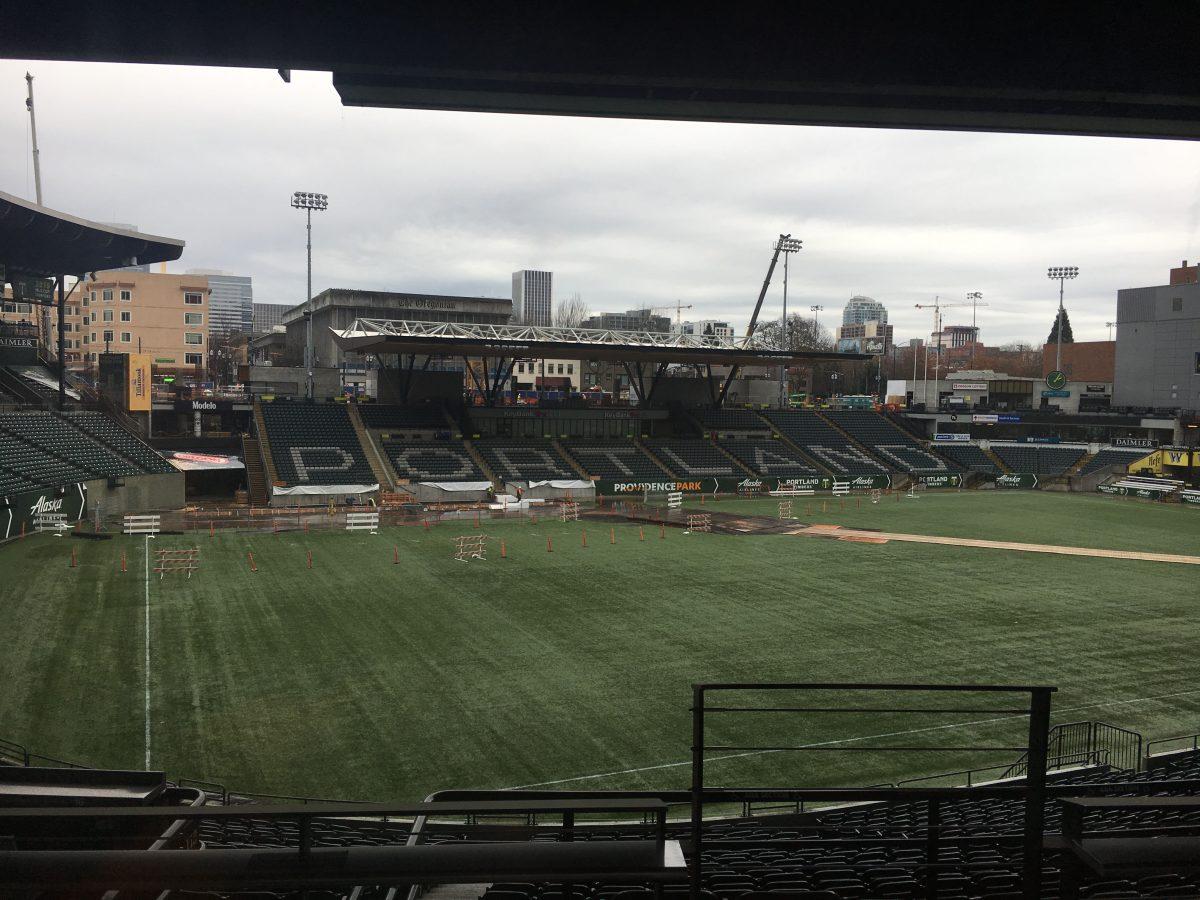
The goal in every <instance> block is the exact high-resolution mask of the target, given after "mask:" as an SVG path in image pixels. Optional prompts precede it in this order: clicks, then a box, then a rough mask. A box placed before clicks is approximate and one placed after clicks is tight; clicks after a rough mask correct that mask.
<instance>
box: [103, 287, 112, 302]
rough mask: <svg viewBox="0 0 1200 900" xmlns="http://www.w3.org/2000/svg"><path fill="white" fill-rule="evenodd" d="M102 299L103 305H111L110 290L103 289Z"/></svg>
mask: <svg viewBox="0 0 1200 900" xmlns="http://www.w3.org/2000/svg"><path fill="white" fill-rule="evenodd" d="M103 297H104V302H105V303H112V288H105V289H104V293H103Z"/></svg>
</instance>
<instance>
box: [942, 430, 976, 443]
mask: <svg viewBox="0 0 1200 900" xmlns="http://www.w3.org/2000/svg"><path fill="white" fill-rule="evenodd" d="M933 439H934V440H935V441H942V442H943V443H944V442H946V441H950V442H952V443H959V444H965V443H967V442H969V441H970V440H971V435H969V434H966V433H965V432H963V433H959V432H948V433H938V434H935V435H934V436H933Z"/></svg>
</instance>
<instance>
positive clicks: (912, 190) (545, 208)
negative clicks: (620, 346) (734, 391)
mask: <svg viewBox="0 0 1200 900" xmlns="http://www.w3.org/2000/svg"><path fill="white" fill-rule="evenodd" d="M26 69H29V70H31V71H32V72H33V74H34V75H35V76H36V78H35V82H34V88H35V92H36V100H37V117H38V138H39V144H40V147H41V156H42V184H43V192H44V195H45V203H46V205H47V206H50V207H52V208H55V209H60V210H63V211H66V212H70V213H74V214H77V215H82V216H85V217H88V218H93V219H98V220H102V221H116V222H129V223H134V224H136V225H137V226H138V227H140V228H141V229H142V230H144V231H149V232H152V233H155V234H161V235H168V236H171V237H179V238H183V239H184V240H186V241H187V247H186V249H185V251H184V256H183V259H182V260H180V261H179V262H178V263H176V264H174V266H173V268H172V271H182V270H183V269H185V268H194V267H203V268H218V269H225V270H228V271H230V272H234V273H237V274H245V275H252V276H253V277H254V292H255V297H256V299H258V300H261V301H266V302H281V303H296V302H300V301H301V300H302V299H303V296H304V287H305V285H304V228H303V217H302V215H301V213H299V212H298V211H296V210H293V209H291V207H290V206H289V205H288V203H289V198H290V196H291V193H292V191H295V190H311V191H320V192H324V193H327V194H328V195H329V198H330V200H329V204H330V205H329V210H328V212H324V213H318V214H316V215H315V216H314V228H313V230H314V238H313V240H314V261H313V289H314V292H315V291H320V290H323V289H324V288H326V287H362V288H376V289H382V290H405V291H416V292H424V293H442V292H444V293H463V294H476V295H484V296H497V297H505V296H508V295H509V293H510V274H511V272H512V271H513V270H515V269H520V268H545V269H550V270H552V271H553V272H554V273H555V292H556V294H557V295H558V296H560V297H561V296H565V295H566V294H569V293H573V292H575V291H578V292H579V293H581V294H582V295H583V297H584V299H585V300H586V302H587V303H588V305H589V306H590V307H591V309H592V310H593V311H601V310H623V309H626V308H631V307H634V306H640V305H644V304H652V305H665V304H671V303H674V302H675V301H676V299H679V300H681V301H682V302H683V303H685V304H686V303H691V304H693V305H694V308H693V309H691V310H688V311H685V317H691V318H701V317H703V318H729V319H732V320H733V321H734V322H735V324H736V326H737V328H738V331H739V333H742V331H743V329H744V327H745V323H746V320H747V318H748V317H749V313H750V310H751V308H752V307H753V303H754V299H755V296H756V295H757V292H758V289H759V286H760V285H761V283H762V278H763V275H764V274H765V270H766V266H767V263H768V261H769V258H770V251H771V245H772V242H773V240H774V238H775V236H776V235H777V234H779V233H780V232H792V233H793V234H794V235H796V236H798V237H801V238H802V239H803V240H804V246H805V249H804V251H803V252H802V253H801V254H800V255H798V256H797V257H795V258H794V265H793V266H792V270H791V280H790V288H789V303H790V304H792V305H793V307H794V308H801V309H803V310H804V311H805V312H806V313H807V309H808V307H809V306H811V305H813V304H822V305H823V306H824V307H825V311H824V312H822V313H821V316H822V322H823V323H824V324H826V325H833V324H835V323H836V322H837V321H840V310H841V307H842V305H843V304H844V303H845V301H846V299H847V298H848V297H849V296H850V295H851V294H853V293H863V294H867V295H869V296H872V297H875V298H877V299H878V300H881V301H882V302H883V303H885V304H886V305H887V307H888V309H889V311H890V314H891V321H892V323H893V324H894V325H895V326H896V337H897V340H906V339H908V338H910V337H916V336H920V335H927V334H928V332H929V330H930V324H931V316H930V314H929V313H927V312H923V311H919V310H916V309H915V308H914V304H916V303H919V302H920V303H924V302H930V301H931V300H932V298H933V297H934V295H941V296H942V297H943V298H944V299H950V300H962V299H963V298H964V295H965V294H966V293H967V292H968V291H982V292H983V294H984V299H985V301H986V302H987V303H989V304H990V306H989V308H988V309H986V310H983V309H981V310H980V313H979V321H980V325H981V328H982V334H981V338H982V340H983V341H984V342H985V343H987V344H998V343H1003V342H1007V341H1010V340H1026V341H1031V342H1034V343H1040V342H1041V341H1042V340H1044V339H1045V337H1046V334H1047V333H1048V332H1049V330H1050V326H1051V324H1052V321H1053V317H1054V306H1055V305H1056V303H1057V290H1056V284H1053V283H1051V282H1049V281H1048V280H1047V279H1046V275H1045V269H1046V267H1047V266H1051V265H1076V266H1079V268H1080V276H1079V279H1078V280H1077V281H1075V282H1073V283H1070V284H1069V285H1068V288H1067V307H1068V312H1069V313H1070V315H1071V322H1072V325H1073V326H1074V331H1075V337H1076V339H1077V340H1103V339H1104V338H1105V337H1106V335H1107V329H1106V328H1105V325H1104V323H1105V322H1106V321H1108V320H1110V319H1112V318H1113V315H1114V310H1115V305H1116V291H1117V289H1118V288H1121V287H1130V286H1137V285H1146V284H1162V283H1165V282H1166V279H1167V269H1168V268H1169V267H1170V266H1172V265H1178V264H1179V261H1180V260H1181V259H1183V258H1187V259H1189V260H1193V259H1194V258H1195V257H1196V255H1197V254H1198V253H1200V244H1198V243H1197V234H1198V229H1200V147H1197V145H1196V144H1191V143H1185V142H1169V141H1157V142H1156V141H1135V140H1116V139H1100V138H1065V137H1044V136H1032V135H1016V136H1014V135H976V134H954V133H935V132H900V131H883V130H862V129H830V128H799V127H793V126H765V125H764V126H759V125H714V124H693V123H678V122H637V121H624V120H606V119H567V118H548V117H537V116H510V115H481V114H471V113H445V112H416V111H406V110H376V109H354V108H344V107H342V105H341V103H340V102H339V100H338V98H337V94H336V93H335V92H334V90H333V87H332V85H331V83H330V76H329V74H328V73H295V75H294V78H293V82H292V84H290V85H289V84H284V83H283V82H282V81H281V80H280V79H279V77H278V76H277V75H276V74H275V73H274V72H269V71H257V70H253V71H252V70H228V69H189V68H168V67H148V66H116V65H94V64H92V65H85V64H64V63H47V62H32V63H28V64H26V63H20V62H12V61H0V124H2V125H3V127H0V190H4V191H7V192H9V193H14V194H18V195H21V196H24V197H29V198H32V196H33V175H32V170H31V166H30V163H29V130H28V120H27V116H26V114H25V105H24V98H25V81H24V74H25V71H26ZM781 298H782V291H781V279H778V278H777V279H776V281H775V283H774V284H773V286H772V290H771V293H770V294H769V295H768V300H767V305H766V307H765V308H764V315H767V316H771V315H775V316H777V315H779V311H780V302H781ZM969 315H970V312H969V310H968V311H967V313H966V317H965V318H964V317H963V316H961V315H957V316H952V315H949V314H948V321H951V322H952V321H954V320H955V319H960V320H965V321H969Z"/></svg>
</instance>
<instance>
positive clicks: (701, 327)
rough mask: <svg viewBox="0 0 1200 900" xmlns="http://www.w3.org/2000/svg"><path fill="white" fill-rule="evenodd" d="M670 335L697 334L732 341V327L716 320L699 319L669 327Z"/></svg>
mask: <svg viewBox="0 0 1200 900" xmlns="http://www.w3.org/2000/svg"><path fill="white" fill-rule="evenodd" d="M671 333H672V334H699V335H705V334H708V335H712V336H713V337H719V338H725V339H727V340H733V326H732V325H730V324H729V323H728V322H723V321H720V320H718V319H701V320H700V321H698V322H680V323H678V324H675V325H672V326H671Z"/></svg>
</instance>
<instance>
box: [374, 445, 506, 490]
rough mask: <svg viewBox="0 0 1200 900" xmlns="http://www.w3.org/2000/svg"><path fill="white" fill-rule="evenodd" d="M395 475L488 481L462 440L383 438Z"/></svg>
mask: <svg viewBox="0 0 1200 900" xmlns="http://www.w3.org/2000/svg"><path fill="white" fill-rule="evenodd" d="M383 451H384V453H386V454H387V457H388V459H389V460H390V461H391V463H392V468H393V469H395V470H396V475H397V477H399V478H403V479H407V480H409V481H489V480H490V479H489V478H488V476H487V475H486V474H485V473H484V471H483V470H482V469H480V468H479V465H478V463H476V462H475V460H474V459H472V457H471V454H470V453H469V452H468V451H467V448H466V445H464V444H463V442H462V441H399V440H385V441H384V442H383Z"/></svg>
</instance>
